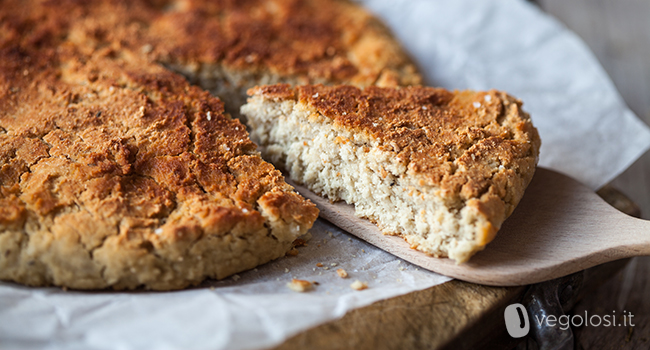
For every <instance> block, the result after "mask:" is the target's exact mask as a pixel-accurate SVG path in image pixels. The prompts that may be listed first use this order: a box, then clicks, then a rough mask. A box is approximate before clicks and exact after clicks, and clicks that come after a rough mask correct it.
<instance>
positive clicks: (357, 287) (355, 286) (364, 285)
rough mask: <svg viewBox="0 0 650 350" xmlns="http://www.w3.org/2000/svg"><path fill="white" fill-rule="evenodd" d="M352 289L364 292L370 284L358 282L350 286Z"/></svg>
mask: <svg viewBox="0 0 650 350" xmlns="http://www.w3.org/2000/svg"><path fill="white" fill-rule="evenodd" d="M350 288H352V289H354V290H364V289H366V288H368V283H366V282H361V281H359V280H356V281H354V282H353V283H352V284H351V285H350Z"/></svg>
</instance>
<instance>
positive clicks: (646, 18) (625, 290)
mask: <svg viewBox="0 0 650 350" xmlns="http://www.w3.org/2000/svg"><path fill="white" fill-rule="evenodd" d="M537 2H538V3H539V5H540V7H541V8H542V9H544V10H545V11H547V12H548V13H550V14H552V15H554V16H555V17H557V18H558V19H559V20H560V21H561V22H563V23H564V24H565V25H566V26H567V27H568V28H569V29H571V30H573V31H574V32H575V33H576V34H578V35H579V36H580V37H581V38H582V39H583V40H584V41H585V43H586V44H587V45H588V46H589V47H590V48H591V50H592V51H593V52H594V54H595V55H596V57H597V58H598V60H599V61H600V63H601V64H602V66H603V67H604V68H605V70H606V71H607V73H608V74H609V75H610V77H611V78H612V80H613V81H614V84H615V85H616V87H617V88H618V90H619V92H620V93H621V95H622V96H623V98H624V99H625V101H626V103H627V104H628V106H629V107H630V109H632V110H633V111H634V112H635V113H636V114H637V115H638V116H639V117H640V118H641V119H643V120H644V121H645V122H646V124H649V125H650V1H648V0H538V1H537ZM612 185H613V186H615V187H616V188H618V189H620V190H621V191H622V192H623V193H625V194H626V195H627V196H628V197H630V198H631V199H632V200H633V201H634V202H636V203H637V204H638V205H639V206H640V207H641V215H642V217H643V218H645V219H650V152H647V153H646V154H645V155H644V156H643V157H641V159H639V160H638V161H637V162H636V163H635V164H633V165H632V166H631V167H630V168H629V169H628V170H627V171H626V172H625V173H623V174H622V175H621V176H619V177H618V178H617V179H615V180H614V181H613V182H612ZM620 234H624V232H620ZM585 310H586V311H587V312H588V313H589V314H594V315H596V314H599V315H604V314H607V313H611V312H612V311H613V310H616V311H617V313H619V314H620V313H621V312H622V311H623V310H626V311H630V312H632V314H633V315H634V317H633V323H634V324H635V326H634V327H610V328H607V327H582V328H579V329H575V330H574V332H575V336H576V338H577V339H576V342H577V347H576V348H577V349H650V257H643V258H636V259H632V261H631V262H630V264H628V266H627V268H625V269H624V270H623V271H621V272H620V273H618V274H617V275H616V276H615V277H614V278H612V279H611V280H609V281H607V282H606V283H605V284H604V285H603V286H601V287H600V288H599V289H597V290H596V291H594V292H593V293H591V294H590V295H588V296H587V297H586V298H585V299H583V300H582V301H581V302H580V303H579V304H578V305H576V307H575V308H574V312H575V313H577V314H584V312H585Z"/></svg>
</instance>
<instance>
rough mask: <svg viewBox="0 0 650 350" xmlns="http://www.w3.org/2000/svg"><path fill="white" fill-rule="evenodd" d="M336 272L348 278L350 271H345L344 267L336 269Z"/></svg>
mask: <svg viewBox="0 0 650 350" xmlns="http://www.w3.org/2000/svg"><path fill="white" fill-rule="evenodd" d="M336 273H337V274H338V275H339V277H341V278H348V273H347V271H345V270H343V269H338V270H336Z"/></svg>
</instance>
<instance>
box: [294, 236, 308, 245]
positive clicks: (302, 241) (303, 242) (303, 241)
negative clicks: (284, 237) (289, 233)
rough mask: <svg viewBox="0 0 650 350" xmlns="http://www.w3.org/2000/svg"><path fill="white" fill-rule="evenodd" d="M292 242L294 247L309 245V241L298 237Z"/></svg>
mask: <svg viewBox="0 0 650 350" xmlns="http://www.w3.org/2000/svg"><path fill="white" fill-rule="evenodd" d="M292 244H293V246H294V247H303V246H305V247H306V246H307V242H306V241H305V240H304V239H302V238H297V239H296V240H295V241H293V243H292Z"/></svg>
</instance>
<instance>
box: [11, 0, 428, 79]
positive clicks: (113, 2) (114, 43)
mask: <svg viewBox="0 0 650 350" xmlns="http://www.w3.org/2000/svg"><path fill="white" fill-rule="evenodd" d="M41 21H47V22H51V24H50V25H49V26H43V25H41V23H40V22H41ZM0 23H3V26H4V28H3V30H4V31H5V32H4V34H0V35H2V36H4V38H11V37H20V36H21V35H22V34H21V33H24V32H25V31H30V30H38V31H41V33H39V35H41V38H39V39H37V40H42V39H46V40H49V39H48V37H66V38H67V40H68V41H69V42H71V43H73V44H75V45H76V46H78V47H80V48H82V49H83V50H84V51H85V52H86V53H87V52H92V51H94V50H97V49H99V48H103V47H106V46H111V47H113V48H115V49H119V50H120V51H123V50H126V51H129V52H131V53H134V54H139V55H142V56H145V57H147V58H148V59H149V60H150V61H155V62H161V63H163V64H168V65H174V64H180V65H182V66H189V67H190V69H191V67H194V68H195V69H198V68H200V66H201V65H215V64H217V65H221V66H222V67H223V69H224V70H227V71H230V72H248V73H250V74H253V75H255V74H268V73H271V74H273V75H276V76H280V77H281V78H282V79H283V80H284V81H299V82H301V83H314V82H328V83H344V82H345V83H351V84H355V85H360V86H366V85H372V84H379V85H381V86H392V85H415V84H419V83H420V81H421V78H420V76H419V74H418V73H417V72H416V69H415V67H414V66H413V64H412V63H411V62H410V60H409V59H408V57H406V55H405V54H404V53H403V51H402V50H401V48H400V46H399V45H398V44H397V42H396V41H395V40H394V39H393V38H392V36H391V35H390V33H389V32H388V30H387V29H386V28H385V27H384V26H383V25H382V24H381V23H380V22H379V21H378V20H377V19H375V18H374V17H373V16H371V15H370V14H369V13H368V12H366V11H365V10H363V9H361V8H360V7H359V6H357V5H354V4H352V3H351V2H349V1H347V0H273V1H271V0H246V1H244V0H227V1H209V0H184V1H183V0H178V1H142V0H140V1H119V0H104V1H81V2H79V1H73V0H63V1H56V2H49V1H40V0H32V1H3V3H2V14H0Z"/></svg>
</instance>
